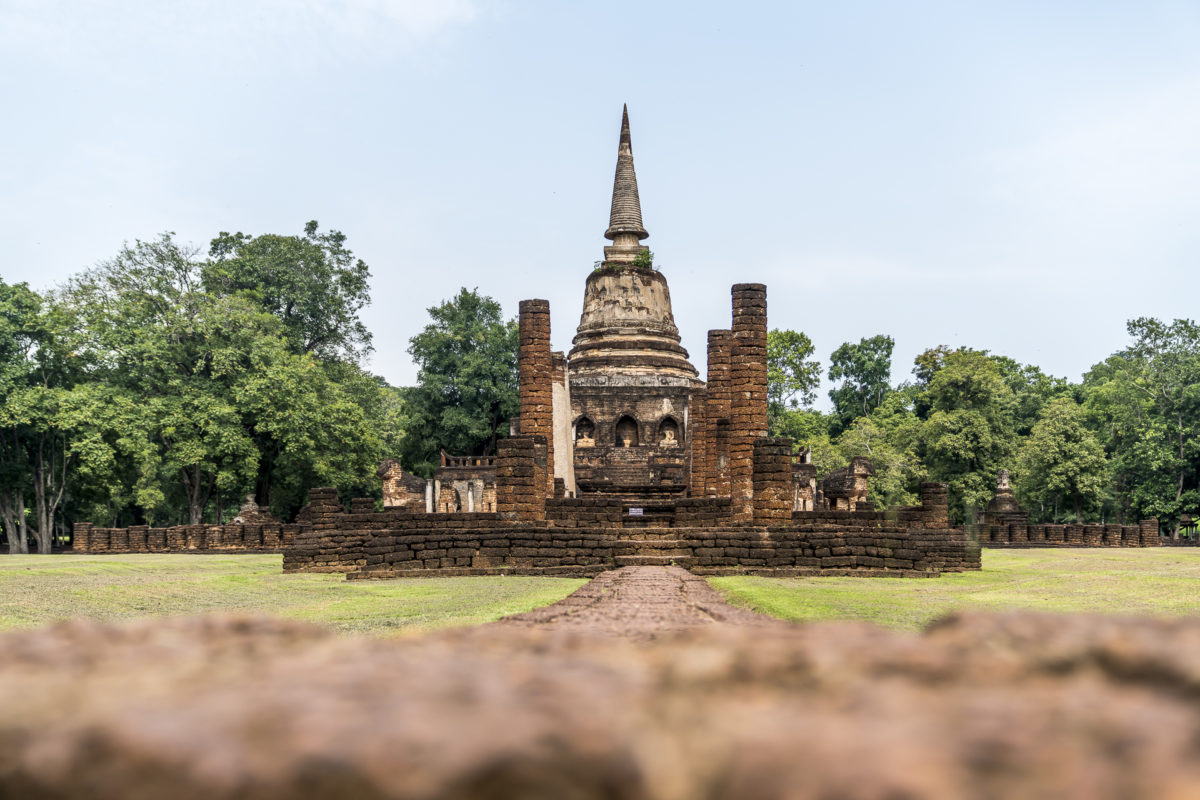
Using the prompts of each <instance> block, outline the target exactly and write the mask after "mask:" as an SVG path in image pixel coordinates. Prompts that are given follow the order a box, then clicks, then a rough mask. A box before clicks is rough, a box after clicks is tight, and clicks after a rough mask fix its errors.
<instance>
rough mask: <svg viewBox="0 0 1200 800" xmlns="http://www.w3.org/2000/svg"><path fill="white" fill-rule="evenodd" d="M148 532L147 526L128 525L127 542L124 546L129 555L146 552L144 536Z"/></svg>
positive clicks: (148, 527)
mask: <svg viewBox="0 0 1200 800" xmlns="http://www.w3.org/2000/svg"><path fill="white" fill-rule="evenodd" d="M149 532H150V526H149V525H130V526H129V533H128V537H129V538H128V540H127V541H126V544H125V546H126V547H127V548H129V552H131V553H144V552H146V536H147V534H148V533H149Z"/></svg>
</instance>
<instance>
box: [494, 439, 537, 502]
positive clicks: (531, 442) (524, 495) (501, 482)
mask: <svg viewBox="0 0 1200 800" xmlns="http://www.w3.org/2000/svg"><path fill="white" fill-rule="evenodd" d="M546 449H547V448H546V439H545V437H543V436H510V437H508V438H507V439H501V440H500V442H499V443H498V444H497V445H496V511H497V512H498V513H499V514H500V516H501V518H503V519H509V520H517V521H526V522H527V521H532V520H543V519H545V518H546V493H545V485H546V471H547V470H546V460H545V459H546Z"/></svg>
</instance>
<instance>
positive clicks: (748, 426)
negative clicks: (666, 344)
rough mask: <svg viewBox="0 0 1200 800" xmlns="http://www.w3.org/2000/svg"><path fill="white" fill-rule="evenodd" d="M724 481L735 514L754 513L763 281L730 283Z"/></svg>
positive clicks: (762, 421)
mask: <svg viewBox="0 0 1200 800" xmlns="http://www.w3.org/2000/svg"><path fill="white" fill-rule="evenodd" d="M732 294H733V347H732V348H731V353H730V367H729V385H730V392H729V399H730V402H729V406H730V408H729V483H730V492H729V493H730V497H731V498H732V509H733V514H734V517H735V518H737V519H742V520H749V519H752V518H753V517H754V440H755V439H759V438H761V437H764V436H766V435H767V287H766V286H764V285H762V284H761V283H736V284H734V286H733V292H732Z"/></svg>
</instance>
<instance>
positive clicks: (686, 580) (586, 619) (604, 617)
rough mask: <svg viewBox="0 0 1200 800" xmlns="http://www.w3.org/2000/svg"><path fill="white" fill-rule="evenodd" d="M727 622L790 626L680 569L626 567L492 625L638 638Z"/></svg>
mask: <svg viewBox="0 0 1200 800" xmlns="http://www.w3.org/2000/svg"><path fill="white" fill-rule="evenodd" d="M728 624H736V625H761V626H776V627H777V626H785V625H786V623H783V622H780V621H779V620H775V619H772V618H770V617H767V616H764V615H762V614H756V613H754V612H753V611H747V610H745V609H740V608H734V607H733V606H731V605H729V604H728V603H726V602H725V600H724V599H722V598H721V596H720V595H719V594H717V592H716V591H714V590H713V589H712V587H710V586H709V585H708V583H707V582H705V580H704V579H703V578H700V577H697V576H696V575H693V574H691V573H690V572H688V571H687V570H685V569H682V568H680V567H622V568H621V569H615V570H612V571H611V572H604V573H601V574H600V575H598V576H596V577H595V578H594V579H593V580H591V581H589V582H588V583H587V584H586V585H584V586H583V587H581V588H580V589H579V590H578V591H576V592H575V593H574V594H571V595H569V596H568V597H565V598H564V599H562V600H560V601H558V602H557V603H555V604H553V605H550V606H545V607H543V608H539V609H535V610H533V611H530V612H528V613H525V614H517V615H515V616H512V617H505V618H504V619H502V620H499V621H497V622H495V623H493V625H494V626H498V627H521V628H535V629H542V630H546V629H553V630H571V631H579V632H581V633H600V634H608V635H614V636H632V637H635V638H654V637H656V636H658V635H662V634H666V633H671V632H674V631H680V630H685V629H689V628H697V627H705V626H712V625H728Z"/></svg>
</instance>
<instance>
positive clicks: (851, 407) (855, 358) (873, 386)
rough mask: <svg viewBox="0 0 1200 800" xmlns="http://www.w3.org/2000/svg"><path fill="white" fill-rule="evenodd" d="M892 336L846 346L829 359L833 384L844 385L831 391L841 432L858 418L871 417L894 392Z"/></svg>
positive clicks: (860, 341) (880, 336)
mask: <svg viewBox="0 0 1200 800" xmlns="http://www.w3.org/2000/svg"><path fill="white" fill-rule="evenodd" d="M894 345H895V342H894V341H893V340H892V337H890V336H884V335H882V334H881V335H879V336H872V337H870V338H868V339H861V340H859V342H858V344H851V343H850V342H845V343H843V344H842V346H841V347H839V348H838V349H837V350H834V351H833V355H832V356H830V358H829V380H831V381H841V385H840V386H836V387H834V388H833V389H830V390H829V399H830V400H832V401H833V408H834V416H835V417H836V418H837V421H838V424H839V426H840V427H841V428H846V427H849V425H850V423H852V422H853V421H854V420H855V419H856V418H857V417H861V416H865V415H867V414H870V413H871V410H872V409H873V408H875V407H876V406H878V405H879V404H880V403H882V402H883V398H884V396H886V395H887V393H888V392H889V391H891V385H890V384H889V383H888V382H889V381H890V380H891V376H892V348H893V346H894Z"/></svg>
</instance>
